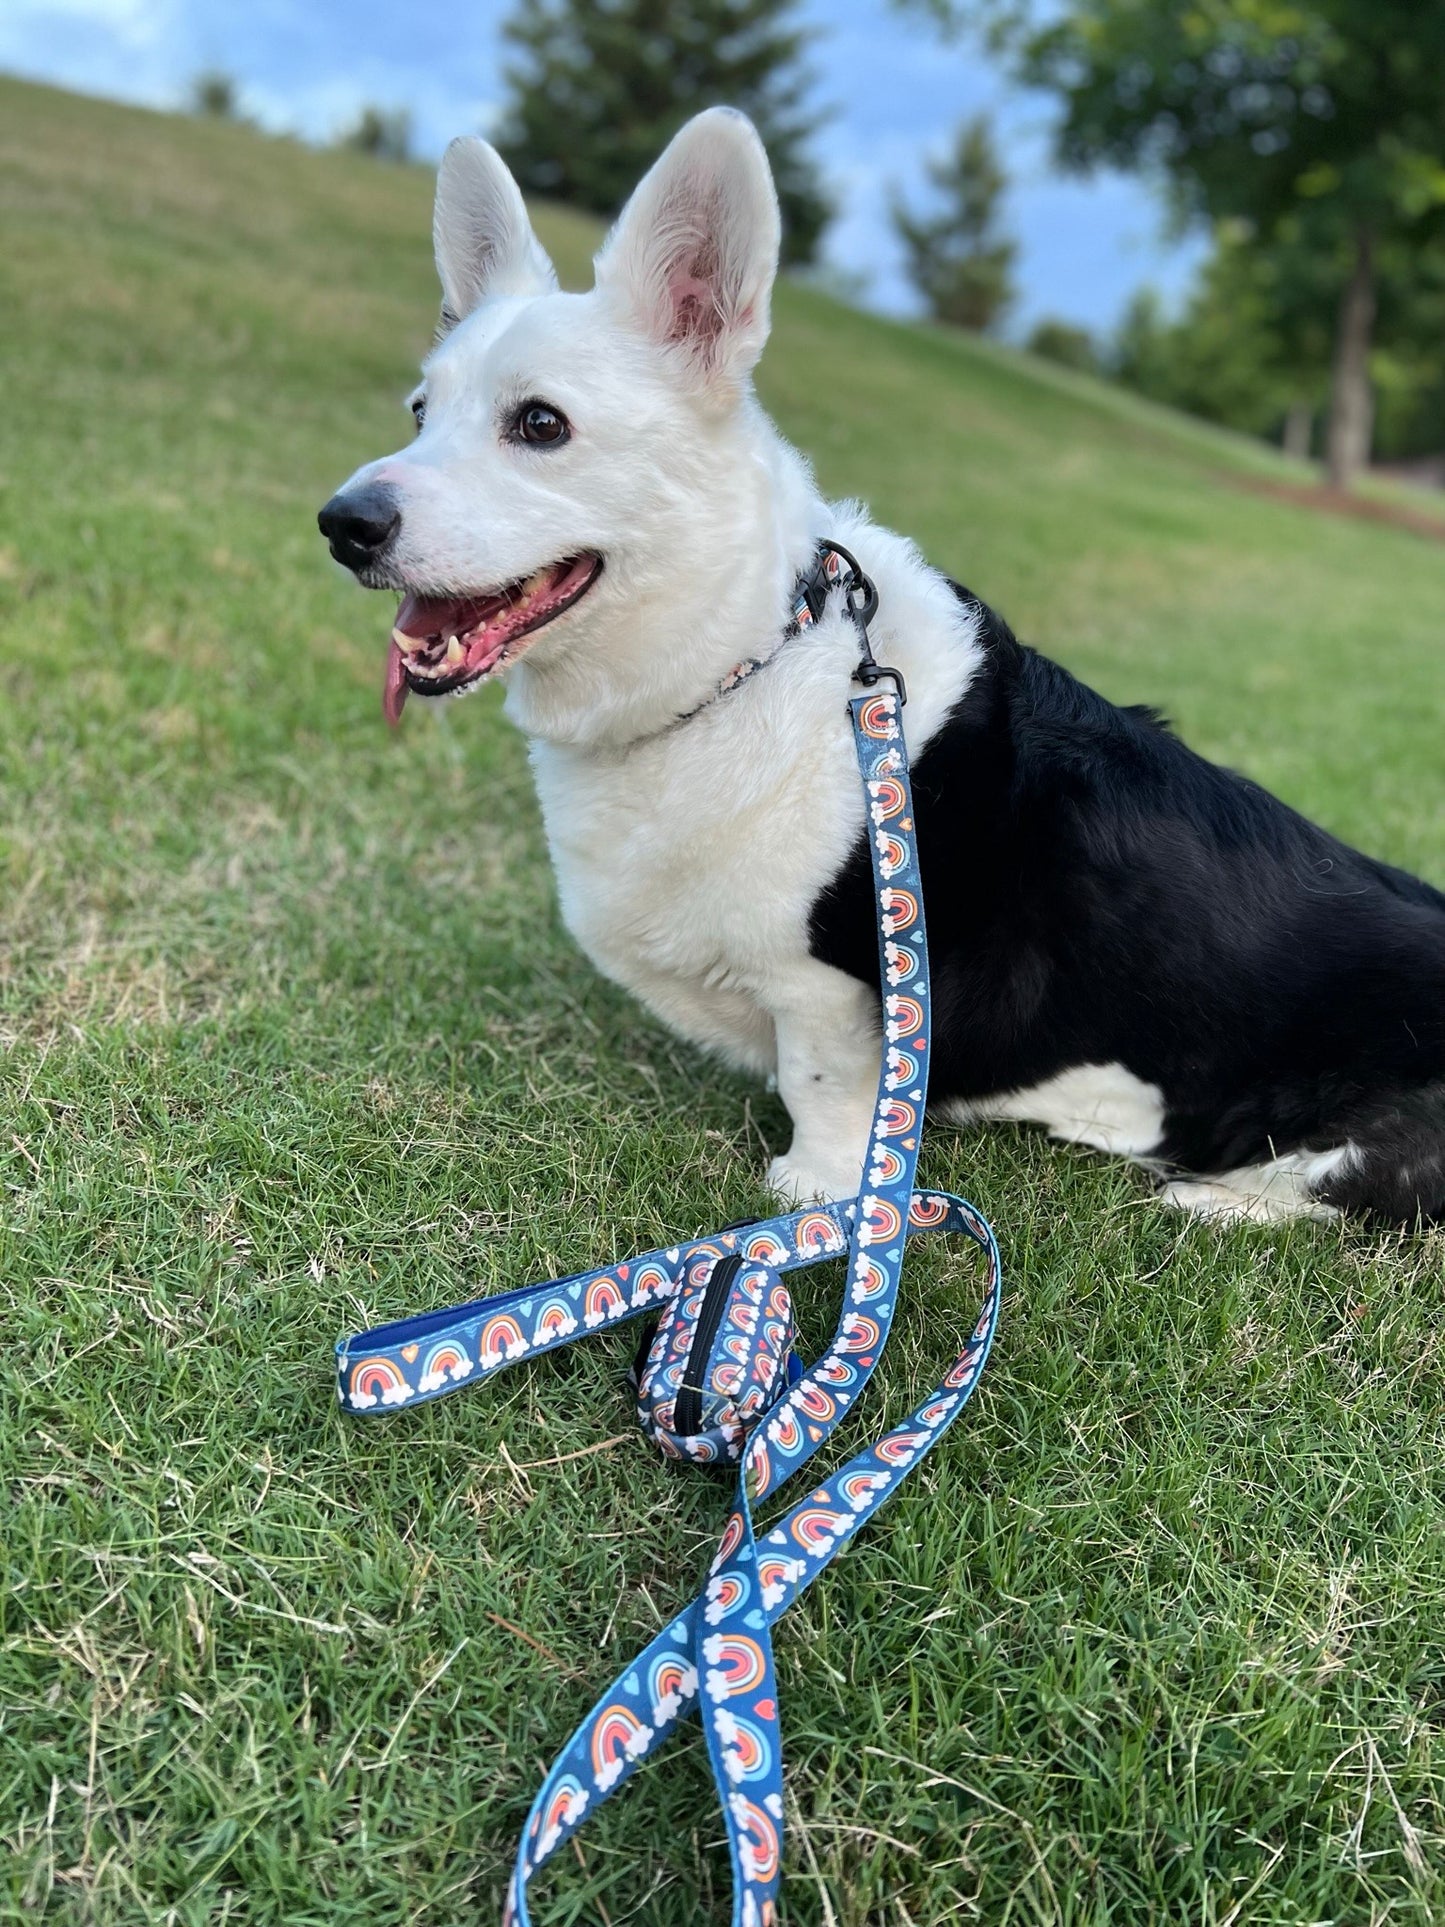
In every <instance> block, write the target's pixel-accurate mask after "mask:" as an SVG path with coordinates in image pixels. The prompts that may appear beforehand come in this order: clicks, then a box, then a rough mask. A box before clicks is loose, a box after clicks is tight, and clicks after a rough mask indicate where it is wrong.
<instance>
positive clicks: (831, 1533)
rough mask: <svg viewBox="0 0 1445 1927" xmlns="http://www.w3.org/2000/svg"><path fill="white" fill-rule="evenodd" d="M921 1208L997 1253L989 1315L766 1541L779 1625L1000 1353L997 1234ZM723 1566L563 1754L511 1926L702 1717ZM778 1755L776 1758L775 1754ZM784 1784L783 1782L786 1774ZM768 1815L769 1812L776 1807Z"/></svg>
mask: <svg viewBox="0 0 1445 1927" xmlns="http://www.w3.org/2000/svg"><path fill="white" fill-rule="evenodd" d="M915 1201H916V1203H917V1204H918V1205H920V1206H922V1207H923V1208H924V1210H925V1211H926V1212H927V1213H928V1216H929V1220H930V1222H929V1225H928V1228H929V1229H930V1230H943V1231H954V1232H962V1233H964V1234H965V1235H966V1236H968V1237H970V1238H973V1239H974V1240H975V1241H976V1242H977V1243H978V1244H980V1245H982V1247H983V1249H984V1251H985V1252H986V1253H987V1255H988V1290H987V1295H986V1297H985V1300H984V1305H983V1310H982V1311H981V1313H980V1314H979V1318H978V1322H977V1324H976V1325H975V1326H974V1329H973V1332H972V1335H971V1336H970V1338H969V1341H968V1344H967V1345H966V1346H965V1347H964V1349H963V1351H962V1352H960V1353H959V1355H958V1358H957V1359H956V1360H955V1362H954V1364H953V1366H952V1367H951V1368H950V1370H949V1372H948V1374H947V1375H946V1377H945V1378H944V1379H943V1380H942V1382H941V1383H940V1384H939V1385H938V1386H937V1387H936V1388H935V1389H934V1390H933V1391H932V1392H930V1394H929V1395H928V1397H927V1398H926V1399H925V1400H924V1401H923V1403H922V1404H921V1405H919V1406H917V1407H915V1408H914V1410H913V1411H911V1412H910V1413H909V1414H908V1416H907V1418H905V1419H902V1420H901V1421H900V1422H899V1423H898V1424H897V1425H895V1426H894V1427H893V1428H892V1430H891V1431H888V1432H886V1433H885V1434H884V1435H883V1437H882V1438H880V1439H878V1440H877V1441H876V1442H875V1443H874V1444H872V1445H870V1446H868V1447H867V1448H866V1449H865V1450H864V1451H862V1452H860V1453H859V1454H858V1455H857V1457H856V1458H853V1459H850V1460H849V1461H848V1463H847V1464H846V1465H844V1466H843V1467H841V1468H840V1469H839V1470H838V1471H837V1472H834V1473H833V1474H832V1475H831V1477H829V1478H828V1479H827V1480H825V1481H824V1483H823V1484H822V1485H821V1486H819V1487H818V1488H817V1489H816V1490H815V1491H813V1492H811V1493H809V1495H808V1497H807V1498H806V1499H804V1500H803V1501H802V1502H801V1503H800V1504H799V1505H796V1506H795V1507H794V1508H793V1510H792V1511H791V1512H789V1513H788V1514H787V1515H786V1517H784V1518H782V1519H780V1520H779V1521H778V1522H777V1524H776V1525H775V1526H773V1527H772V1528H771V1529H770V1530H769V1531H768V1532H765V1533H764V1534H763V1537H762V1539H761V1540H760V1541H758V1542H757V1549H756V1559H755V1567H754V1571H755V1575H756V1581H757V1597H758V1603H759V1605H760V1607H761V1610H762V1612H763V1614H764V1616H765V1617H766V1620H767V1623H768V1625H769V1626H772V1625H773V1624H774V1622H775V1621H777V1620H778V1619H779V1618H781V1617H782V1615H783V1614H784V1613H785V1612H786V1611H787V1610H788V1608H789V1606H791V1605H792V1603H793V1601H794V1600H795V1599H797V1598H798V1597H799V1595H800V1594H802V1593H803V1592H805V1591H806V1590H807V1588H808V1587H809V1586H810V1585H811V1584H812V1583H813V1581H814V1580H815V1579H816V1578H817V1577H818V1576H819V1574H820V1573H821V1572H822V1571H823V1569H824V1567H825V1566H827V1565H828V1563H829V1562H830V1561H831V1560H832V1559H834V1558H835V1557H836V1556H837V1554H838V1553H839V1552H841V1551H842V1550H843V1548H844V1546H845V1545H846V1544H847V1543H848V1541H849V1540H850V1539H851V1538H852V1537H853V1535H854V1534H855V1533H856V1532H857V1531H858V1530H859V1528H860V1527H862V1526H864V1525H866V1524H867V1522H868V1520H869V1519H870V1518H871V1517H872V1516H873V1514H874V1513H875V1512H876V1511H877V1510H878V1508H879V1507H880V1506H881V1505H883V1504H884V1503H885V1501H886V1500H888V1499H889V1498H891V1497H892V1495H893V1493H894V1492H895V1491H896V1490H897V1489H898V1486H899V1484H900V1483H901V1482H902V1480H903V1478H904V1476H905V1475H906V1473H907V1472H909V1471H910V1470H911V1469H912V1468H913V1467H914V1466H915V1465H917V1464H918V1463H919V1462H920V1461H921V1460H922V1459H923V1458H924V1456H925V1455H926V1454H927V1453H928V1452H930V1451H931V1450H932V1449H933V1447H934V1446H935V1445H936V1444H937V1443H938V1441H939V1440H940V1439H941V1438H942V1437H943V1435H944V1433H945V1432H946V1431H947V1430H948V1428H949V1426H950V1425H951V1424H952V1423H953V1421H954V1420H955V1419H956V1418H957V1417H958V1415H959V1413H960V1412H961V1411H962V1410H963V1408H964V1406H965V1404H967V1402H968V1399H969V1397H970V1396H971V1394H972V1392H973V1389H974V1387H975V1385H977V1383H978V1379H979V1375H980V1373H981V1372H982V1370H983V1367H984V1365H985V1363H986V1362H987V1359H988V1355H989V1351H990V1349H991V1348H992V1345H993V1338H994V1331H995V1328H996V1326H997V1323H998V1310H999V1293H1000V1285H1001V1277H1002V1273H1001V1268H1000V1263H999V1255H998V1246H997V1245H996V1243H995V1242H994V1236H993V1231H992V1229H991V1228H990V1226H989V1224H988V1222H987V1220H986V1219H984V1218H982V1217H981V1216H980V1215H979V1214H978V1212H977V1211H975V1210H974V1208H973V1206H972V1205H971V1204H969V1203H968V1202H967V1201H966V1200H965V1199H963V1198H959V1197H954V1196H953V1195H951V1194H950V1193H948V1192H942V1191H931V1192H921V1191H920V1192H917V1193H915ZM920 1228H921V1227H920ZM820 1521H822V1522H823V1529H822V1530H821V1531H820V1530H819V1522H820ZM742 1530H743V1525H742V1517H741V1515H740V1513H739V1512H738V1511H737V1510H735V1511H734V1512H733V1513H732V1514H731V1515H730V1517H729V1519H728V1524H727V1528H726V1530H725V1532H724V1534H723V1540H722V1546H721V1547H720V1548H719V1551H720V1552H721V1551H723V1550H724V1549H727V1548H730V1547H731V1546H732V1545H734V1544H736V1543H737V1537H738V1535H739V1534H740V1533H741V1531H742ZM715 1568H716V1560H715V1561H714V1570H713V1571H711V1572H710V1576H709V1579H708V1582H707V1586H706V1588H705V1590H704V1593H703V1596H702V1598H700V1599H696V1600H694V1601H693V1602H692V1603H691V1604H690V1605H688V1606H686V1607H684V1609H683V1610H682V1611H681V1612H680V1613H678V1614H677V1615H676V1617H675V1618H673V1619H672V1620H670V1621H669V1623H668V1624H667V1625H666V1626H664V1627H663V1629H662V1631H661V1632H660V1633H658V1634H657V1635H656V1637H655V1638H654V1639H653V1640H652V1641H651V1642H650V1644H649V1645H648V1646H647V1647H646V1648H645V1649H644V1650H643V1651H642V1652H641V1653H639V1654H638V1656H637V1657H636V1659H634V1660H633V1661H632V1662H631V1663H630V1664H629V1665H628V1666H627V1667H626V1668H625V1669H624V1670H623V1671H622V1672H621V1673H619V1674H618V1676H617V1678H616V1679H615V1680H614V1681H613V1682H612V1684H611V1685H610V1686H609V1687H608V1688H607V1690H606V1691H605V1692H604V1693H603V1694H602V1696H601V1697H600V1698H599V1699H598V1700H597V1702H596V1704H595V1705H594V1706H593V1708H592V1710H591V1711H590V1712H589V1713H588V1714H587V1716H586V1718H585V1719H583V1720H582V1722H581V1723H580V1725H579V1726H578V1727H577V1729H576V1731H575V1732H574V1733H573V1735H572V1737H571V1739H570V1740H569V1741H568V1742H567V1744H566V1746H565V1747H563V1749H562V1751H561V1752H560V1753H559V1754H558V1756H557V1758H556V1761H555V1762H554V1764H553V1766H552V1768H551V1771H550V1772H549V1773H548V1775H547V1778H546V1780H545V1781H544V1782H543V1784H542V1788H541V1790H540V1792H539V1793H538V1795H537V1797H536V1799H535V1800H534V1801H533V1803H532V1810H531V1812H530V1814H529V1815H528V1818H527V1824H526V1826H525V1827H524V1829H523V1832H522V1840H521V1844H520V1846H519V1849H518V1854H517V1862H516V1866H515V1868H514V1871H513V1875H512V1882H511V1886H510V1888H509V1890H508V1896H507V1907H508V1912H507V1914H506V1915H505V1917H504V1918H505V1920H506V1922H508V1923H511V1922H516V1923H517V1924H518V1927H522V1924H523V1923H526V1922H529V1921H530V1919H531V1916H530V1914H529V1913H528V1911H527V1905H526V1888H527V1883H528V1882H529V1881H530V1879H531V1877H532V1876H533V1874H535V1873H537V1872H538V1871H539V1869H540V1868H542V1867H543V1866H545V1864H546V1863H547V1861H548V1860H550V1859H551V1858H552V1856H553V1854H555V1853H556V1852H557V1850H558V1848H559V1847H562V1846H564V1845H565V1844H566V1842H567V1841H568V1840H569V1839H570V1838H571V1836H572V1835H573V1834H574V1833H575V1832H576V1831H577V1829H578V1827H580V1826H581V1824H582V1822H583V1821H584V1820H585V1819H586V1817H587V1815H588V1814H589V1813H591V1812H593V1811H595V1809H596V1808H597V1807H598V1806H599V1805H600V1804H601V1802H602V1801H603V1800H604V1799H606V1798H607V1797H608V1795H609V1794H611V1793H614V1792H615V1791H616V1790H617V1788H618V1787H619V1786H621V1784H622V1783H623V1781H624V1780H626V1779H628V1778H630V1776H631V1775H632V1774H633V1773H634V1772H635V1771H636V1769H637V1768H638V1767H639V1766H641V1765H642V1763H643V1761H644V1760H646V1759H649V1758H650V1757H651V1756H652V1754H654V1753H655V1752H657V1751H658V1750H659V1748H660V1747H661V1746H662V1744H663V1742H664V1741H665V1740H666V1739H667V1738H668V1737H669V1736H670V1735H671V1733H672V1732H673V1730H674V1729H675V1728H676V1727H678V1726H680V1725H681V1723H682V1721H683V1720H684V1719H686V1718H688V1717H689V1715H690V1714H691V1713H693V1712H694V1711H695V1710H696V1707H697V1702H698V1694H699V1684H700V1681H699V1669H698V1666H697V1663H696V1658H695V1655H696V1653H697V1650H698V1647H699V1645H700V1644H701V1643H702V1642H703V1641H705V1640H706V1639H707V1638H708V1636H709V1635H710V1634H711V1633H712V1631H713V1621H712V1619H710V1618H709V1609H712V1610H713V1612H714V1614H715V1610H716V1607H717V1604H718V1601H719V1599H720V1598H722V1597H724V1596H725V1594H724V1588H723V1587H722V1586H721V1585H720V1584H719V1583H718V1574H717V1572H716V1570H715ZM704 1659H706V1653H704ZM738 1737H739V1741H740V1742H742V1744H739V1745H737V1746H736V1747H735V1749H734V1750H735V1752H736V1755H737V1765H738V1767H739V1769H740V1770H741V1775H742V1778H743V1782H744V1784H745V1785H746V1784H747V1783H748V1774H749V1772H751V1773H752V1774H754V1775H757V1774H759V1773H763V1772H766V1771H767V1756H766V1755H765V1754H764V1752H763V1749H762V1747H761V1746H760V1745H759V1743H758V1737H757V1734H756V1732H751V1733H748V1734H747V1735H746V1736H744V1735H743V1734H742V1732H741V1730H740V1731H739V1736H738ZM772 1757H774V1758H776V1757H777V1755H776V1747H774V1748H773V1752H772ZM725 1770H726V1769H725ZM778 1781H779V1785H780V1784H781V1772H779V1775H778ZM729 1784H730V1782H729ZM755 1804H756V1803H755ZM762 1810H763V1811H764V1812H766V1811H767V1808H766V1806H764V1807H763V1809H762ZM769 1817H770V1818H771V1816H769ZM779 1834H780V1836H781V1828H779ZM744 1918H746V1916H744Z"/></svg>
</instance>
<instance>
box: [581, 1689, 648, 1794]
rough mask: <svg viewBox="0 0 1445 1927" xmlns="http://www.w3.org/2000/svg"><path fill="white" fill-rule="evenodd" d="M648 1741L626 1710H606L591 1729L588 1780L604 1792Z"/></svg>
mask: <svg viewBox="0 0 1445 1927" xmlns="http://www.w3.org/2000/svg"><path fill="white" fill-rule="evenodd" d="M651 1738H652V1729H651V1727H649V1726H644V1725H643V1723H642V1721H641V1720H640V1719H639V1718H638V1717H637V1715H636V1714H635V1713H634V1712H633V1710H632V1708H631V1707H630V1706H624V1705H622V1704H620V1703H619V1704H617V1705H615V1706H609V1707H607V1708H605V1710H604V1711H603V1712H601V1713H599V1714H598V1716H597V1718H596V1720H595V1721H594V1723H593V1727H592V1776H593V1778H594V1779H595V1781H596V1782H597V1785H598V1787H599V1788H601V1789H603V1790H605V1789H606V1788H608V1787H610V1786H612V1785H613V1784H614V1783H615V1782H616V1781H617V1780H620V1779H621V1777H622V1770H623V1768H624V1767H625V1766H626V1764H627V1762H628V1761H629V1760H632V1759H636V1758H637V1757H638V1755H639V1754H640V1753H642V1751H643V1750H644V1748H645V1747H646V1745H647V1742H648V1741H649V1740H650V1739H651Z"/></svg>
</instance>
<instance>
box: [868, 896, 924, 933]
mask: <svg viewBox="0 0 1445 1927" xmlns="http://www.w3.org/2000/svg"><path fill="white" fill-rule="evenodd" d="M878 900H879V903H880V904H881V905H882V908H883V928H884V931H885V932H886V934H887V935H888V936H890V937H896V936H897V934H898V932H899V931H900V930H906V929H907V928H908V926H909V925H910V924H911V923H917V921H918V898H917V897H916V896H914V894H913V892H912V891H911V890H898V889H895V888H894V887H893V886H892V885H891V884H890V885H889V886H888V888H887V889H884V890H880V891H879V893H878Z"/></svg>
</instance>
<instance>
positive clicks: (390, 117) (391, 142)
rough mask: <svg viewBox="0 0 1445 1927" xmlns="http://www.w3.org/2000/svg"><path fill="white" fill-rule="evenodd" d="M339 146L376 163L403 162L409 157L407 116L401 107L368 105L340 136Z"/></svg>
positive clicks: (409, 145)
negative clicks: (367, 155) (369, 157)
mask: <svg viewBox="0 0 1445 1927" xmlns="http://www.w3.org/2000/svg"><path fill="white" fill-rule="evenodd" d="M339 145H340V146H342V147H349V148H351V149H353V150H354V152H356V153H358V154H369V155H370V156H371V157H372V159H373V160H377V161H404V160H406V159H407V158H408V157H409V156H410V154H411V115H410V113H408V111H407V109H406V108H405V107H377V106H375V105H374V104H371V103H368V105H366V106H365V107H363V108H362V110H361V112H360V113H359V114H358V115H357V117H356V119H355V121H354V122H353V123H352V125H351V126H350V127H348V128H347V129H346V131H345V133H343V134H342V136H341V139H340V142H339Z"/></svg>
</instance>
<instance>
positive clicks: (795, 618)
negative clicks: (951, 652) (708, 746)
mask: <svg viewBox="0 0 1445 1927" xmlns="http://www.w3.org/2000/svg"><path fill="white" fill-rule="evenodd" d="M834 589H842V590H843V591H844V592H845V594H846V595H847V596H848V607H849V614H850V615H851V617H852V618H853V621H854V624H855V625H856V627H857V629H858V633H859V636H860V638H861V640H862V643H863V658H862V661H861V662H860V663H859V665H858V669H857V671H856V672H855V673H856V679H857V680H858V681H859V682H861V683H865V684H870V685H871V684H873V683H875V682H877V681H878V680H879V678H880V677H882V676H889V677H891V678H892V680H893V681H894V682H895V683H896V684H897V685H898V697H899V701H900V702H907V700H908V692H907V689H906V688H905V687H904V682H903V678H902V676H901V675H899V673H898V671H897V670H896V669H884V668H883V667H882V666H881V665H880V664H878V663H876V662H874V660H873V652H872V650H871V649H870V648H869V646H868V628H867V625H868V623H869V622H870V621H871V620H872V618H873V615H874V613H875V612H876V610H877V608H878V591H877V590H876V589H875V588H874V586H873V584H872V582H871V581H870V580H869V578H868V577H867V576H866V575H865V574H864V573H863V571H862V569H861V568H860V567H859V566H858V563H857V560H856V559H855V558H854V557H853V556H851V555H850V554H849V553H848V551H847V550H846V549H844V548H840V547H839V546H838V544H837V543H836V542H819V544H818V546H817V548H816V549H815V550H814V552H813V562H812V567H811V568H808V569H805V570H804V571H803V572H802V574H800V575H799V577H798V579H797V581H796V582H795V583H794V584H793V593H792V597H791V599H790V603H789V606H790V608H791V610H792V614H791V615H790V616H789V618H788V621H787V623H786V625H785V627H784V629H783V633H782V635H781V636H780V637H779V638H778V642H777V646H776V647H775V648H773V649H771V650H770V651H769V652H768V654H767V655H766V656H746V657H744V659H743V660H742V661H741V662H738V663H734V664H733V666H732V668H731V669H729V671H728V672H727V674H726V675H725V676H724V677H723V679H722V681H721V682H719V683H718V684H717V686H716V687H715V688H714V690H713V692H712V694H711V695H710V696H705V697H704V698H703V700H702V701H701V702H700V703H698V704H697V705H696V706H695V707H694V708H692V709H688V710H684V712H683V713H682V715H681V716H678V717H676V718H675V719H674V720H673V721H672V722H671V723H669V724H668V725H667V727H668V729H669V730H671V729H677V728H679V727H680V726H681V724H683V723H690V722H691V721H692V719H693V717H694V716H700V715H701V714H702V712H703V711H704V710H705V709H711V708H712V706H713V704H714V703H717V702H721V701H722V699H723V697H724V696H730V695H731V694H732V692H733V691H734V690H735V689H739V688H741V687H742V685H743V684H744V683H745V682H748V681H750V680H751V678H752V677H754V676H755V675H756V674H757V673H758V671H759V670H760V669H766V668H767V667H768V665H769V664H770V663H774V662H776V661H777V659H778V657H779V656H780V655H781V654H782V653H783V651H784V649H785V648H786V647H787V645H788V644H789V643H790V642H791V641H792V640H793V638H794V637H795V636H800V635H801V634H802V633H803V631H804V630H805V629H811V628H813V627H814V625H815V624H816V623H819V622H821V621H822V619H823V612H824V610H825V609H826V608H827V605H828V597H829V595H830V594H831V592H832V591H833V590H834Z"/></svg>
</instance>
